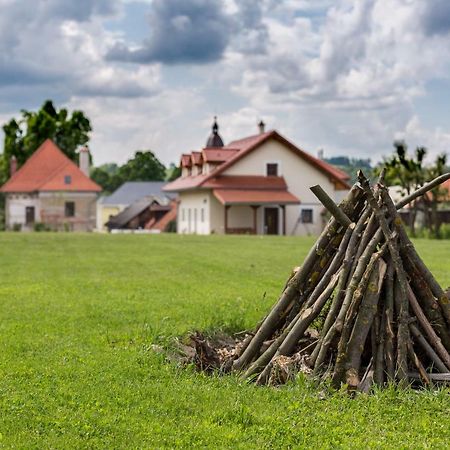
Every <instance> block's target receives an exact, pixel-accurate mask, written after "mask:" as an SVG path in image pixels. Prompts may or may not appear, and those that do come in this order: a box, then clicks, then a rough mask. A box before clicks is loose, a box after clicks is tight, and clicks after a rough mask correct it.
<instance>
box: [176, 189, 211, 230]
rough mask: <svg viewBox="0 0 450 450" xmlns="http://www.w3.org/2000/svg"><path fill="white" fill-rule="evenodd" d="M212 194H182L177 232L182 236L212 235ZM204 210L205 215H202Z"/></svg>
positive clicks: (202, 192)
mask: <svg viewBox="0 0 450 450" xmlns="http://www.w3.org/2000/svg"><path fill="white" fill-rule="evenodd" d="M210 203H211V195H210V192H209V191H207V190H205V191H197V192H190V191H188V192H180V193H179V204H178V211H177V231H178V233H180V234H186V233H188V234H209V233H210ZM202 210H203V213H202Z"/></svg>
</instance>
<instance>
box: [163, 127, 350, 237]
mask: <svg viewBox="0 0 450 450" xmlns="http://www.w3.org/2000/svg"><path fill="white" fill-rule="evenodd" d="M259 126H260V132H259V134H256V135H254V136H249V137H246V138H243V139H239V140H235V141H233V142H230V143H229V144H228V145H224V144H223V141H222V139H221V137H220V135H219V133H218V128H219V127H218V125H217V122H216V121H214V124H213V127H212V133H211V135H210V137H209V138H208V142H207V145H206V147H205V148H203V149H202V150H201V151H198V152H192V153H190V154H183V155H182V156H181V163H180V164H181V169H182V175H181V176H180V177H179V178H178V179H176V180H175V181H173V182H172V183H169V184H168V185H166V186H165V187H164V190H165V191H167V192H177V193H178V194H179V204H178V215H177V230H178V233H191V234H192V233H197V234H211V233H220V234H222V233H249V234H287V235H307V234H318V233H320V231H321V229H322V227H323V225H324V221H325V218H324V209H323V206H322V205H321V203H320V202H319V201H318V200H317V198H316V197H315V196H314V194H313V193H312V192H311V191H310V190H309V188H310V186H313V185H316V184H320V185H321V186H322V188H323V189H324V190H325V191H326V192H327V193H328V194H329V195H330V197H332V198H333V199H334V200H335V201H336V202H339V201H340V200H342V198H343V197H344V196H345V194H346V192H347V191H348V189H349V185H348V184H347V181H348V179H349V177H348V175H347V174H345V173H344V172H342V171H341V170H339V169H337V168H336V167H333V166H331V165H330V164H327V163H326V162H324V161H322V160H320V159H317V158H315V157H313V156H311V155H310V154H308V153H306V152H305V151H303V150H301V149H300V148H299V147H297V146H296V145H294V144H293V143H292V142H290V141H288V140H287V139H286V138H284V137H283V136H282V135H281V134H280V133H278V132H277V131H275V130H272V131H268V132H265V131H264V124H263V123H262V122H261V123H260V125H259Z"/></svg>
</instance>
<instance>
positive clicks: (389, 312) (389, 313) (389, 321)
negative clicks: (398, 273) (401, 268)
mask: <svg viewBox="0 0 450 450" xmlns="http://www.w3.org/2000/svg"><path fill="white" fill-rule="evenodd" d="M384 314H385V318H386V320H385V327H386V328H385V336H386V338H385V339H386V341H385V348H384V350H385V352H384V359H385V361H386V374H387V377H388V381H393V380H394V378H395V362H394V339H395V333H394V266H393V265H392V264H388V269H387V273H386V298H385V310H384Z"/></svg>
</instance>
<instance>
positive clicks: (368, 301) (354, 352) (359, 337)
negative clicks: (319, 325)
mask: <svg viewBox="0 0 450 450" xmlns="http://www.w3.org/2000/svg"><path fill="white" fill-rule="evenodd" d="M385 273H386V263H385V262H384V261H383V260H382V259H378V260H377V263H376V265H375V267H374V270H373V271H372V273H371V275H370V279H369V284H368V286H367V289H366V292H365V294H364V296H363V298H362V300H361V305H360V307H359V311H358V315H357V316H356V319H355V325H354V326H353V330H352V333H351V335H350V338H349V340H348V344H347V350H346V355H347V362H346V364H345V368H346V381H347V384H348V386H349V388H350V389H356V388H357V386H358V385H359V382H360V380H359V368H360V365H361V354H362V352H363V350H364V343H365V342H366V339H367V335H368V333H369V330H370V327H371V326H372V322H373V320H374V317H375V314H376V313H377V307H378V299H379V298H380V292H381V286H382V284H383V279H384V274H385Z"/></svg>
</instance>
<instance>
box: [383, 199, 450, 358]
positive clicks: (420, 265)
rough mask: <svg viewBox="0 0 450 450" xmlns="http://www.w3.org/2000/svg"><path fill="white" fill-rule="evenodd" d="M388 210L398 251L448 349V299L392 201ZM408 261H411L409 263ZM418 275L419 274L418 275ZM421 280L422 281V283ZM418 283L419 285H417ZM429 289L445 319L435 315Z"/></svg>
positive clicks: (449, 336) (449, 302) (449, 347)
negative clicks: (397, 234)
mask: <svg viewBox="0 0 450 450" xmlns="http://www.w3.org/2000/svg"><path fill="white" fill-rule="evenodd" d="M387 207H388V211H389V213H390V214H391V216H392V217H393V218H394V220H395V223H396V224H397V230H398V233H399V237H400V243H401V248H400V252H401V254H402V256H403V257H404V258H405V263H406V265H407V266H409V267H410V268H411V267H412V268H414V272H415V273H414V275H413V274H410V275H411V279H412V283H413V284H415V285H416V287H417V289H420V291H421V292H422V293H423V295H424V296H425V297H424V300H425V301H427V302H428V303H429V306H427V307H426V311H427V312H429V313H430V314H431V315H432V316H433V317H432V318H431V317H430V320H432V321H433V322H437V324H438V331H439V332H440V333H439V335H440V336H441V339H442V340H443V344H444V345H445V347H446V348H447V350H448V351H450V335H449V333H448V331H447V327H446V325H445V321H447V325H449V326H450V300H449V299H448V298H447V297H446V295H445V293H444V291H443V290H442V288H441V286H440V285H439V283H438V282H437V281H436V279H435V278H434V276H433V274H432V273H431V272H430V270H429V269H428V267H427V266H426V265H425V263H424V262H423V261H422V258H421V257H420V256H419V254H418V253H417V251H416V249H415V248H414V245H413V243H412V242H411V240H410V239H409V237H408V235H407V233H406V230H405V229H404V227H403V225H402V220H401V218H400V216H399V215H398V213H397V211H396V209H395V207H394V205H393V203H392V201H390V202H388V204H387ZM409 261H410V262H411V263H409ZM419 275H420V276H419ZM421 280H423V281H424V282H423V283H422V281H421ZM419 283H420V286H419ZM428 288H429V289H430V290H431V292H432V294H433V295H434V296H435V297H436V298H437V301H438V304H439V306H440V308H441V312H442V315H443V316H444V317H445V320H443V319H440V318H438V317H437V314H438V313H437V312H435V308H434V306H433V305H432V303H433V302H434V300H433V299H432V298H430V296H429V295H427V291H428V290H429V289H428Z"/></svg>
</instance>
